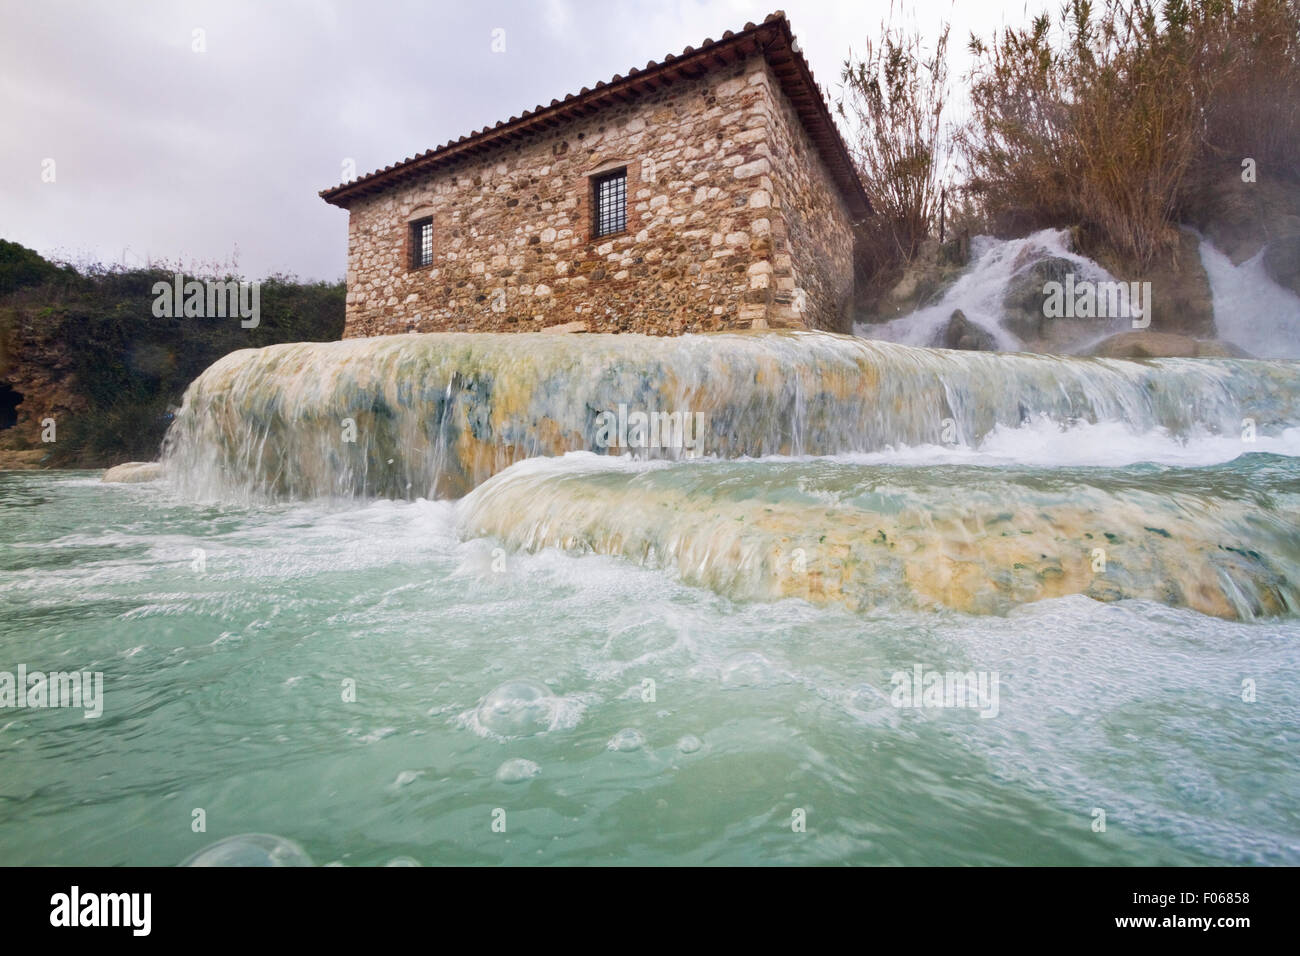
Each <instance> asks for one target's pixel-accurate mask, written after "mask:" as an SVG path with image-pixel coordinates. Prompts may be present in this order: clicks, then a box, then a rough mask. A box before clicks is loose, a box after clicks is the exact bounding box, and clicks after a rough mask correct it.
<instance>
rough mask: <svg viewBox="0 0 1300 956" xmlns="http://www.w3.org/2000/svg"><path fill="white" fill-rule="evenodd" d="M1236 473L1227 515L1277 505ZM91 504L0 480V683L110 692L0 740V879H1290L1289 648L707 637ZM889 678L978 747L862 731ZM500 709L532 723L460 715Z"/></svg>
mask: <svg viewBox="0 0 1300 956" xmlns="http://www.w3.org/2000/svg"><path fill="white" fill-rule="evenodd" d="M1259 457H1260V458H1262V459H1263V460H1262V462H1261V463H1260V464H1259V465H1258V466H1256V465H1249V464H1244V465H1242V466H1241V467H1243V468H1246V469H1247V474H1246V477H1245V478H1244V479H1243V478H1241V477H1240V476H1239V477H1236V478H1224V479H1223V481H1224V482H1225V484H1226V485H1231V486H1233V487H1235V486H1236V485H1234V482H1236V484H1242V483H1243V482H1244V483H1245V484H1247V485H1248V484H1249V483H1250V481H1249V478H1250V476H1249V468H1252V467H1260V468H1267V469H1269V472H1270V475H1271V476H1272V477H1271V478H1270V480H1271V481H1274V482H1276V481H1279V480H1282V479H1279V478H1278V475H1277V473H1278V470H1279V469H1281V470H1283V471H1288V470H1289V472H1288V473H1289V474H1290V478H1289V481H1290V482H1291V483H1292V484H1294V481H1295V479H1296V477H1297V473H1296V468H1295V466H1294V465H1292V464H1290V461H1289V460H1287V459H1279V458H1275V457H1273V456H1259ZM729 467H730V468H731V469H732V472H731V474H732V478H733V480H734V469H735V467H736V466H734V465H733V466H729ZM753 467H754V468H755V469H763V468H765V467H766V466H765V465H764V464H763V463H755V464H754V465H753ZM864 467H865V466H864ZM1103 471H1105V469H1103ZM1121 477H1122V476H1121ZM97 478H98V475H97V473H30V472H29V473H23V472H10V473H0V528H2V531H0V603H2V606H3V614H2V615H0V670H10V671H12V670H14V669H15V668H16V667H17V666H18V665H19V664H25V665H26V666H27V667H28V668H29V669H45V670H55V669H66V670H72V669H83V670H90V671H102V672H103V675H104V709H103V715H102V716H101V717H100V718H98V719H85V718H84V717H83V715H82V712H81V711H76V710H57V709H46V710H32V709H27V710H19V709H6V710H0V864H5V865H14V864H157V865H171V864H176V863H179V862H181V861H182V860H184V859H186V858H187V857H188V856H190V855H191V854H192V853H194V852H195V851H197V850H199V849H201V848H202V847H204V846H205V845H207V844H210V843H213V842H215V841H216V840H218V839H221V838H223V837H227V836H230V835H233V834H239V833H252V832H268V833H274V834H277V835H279V836H282V837H284V838H287V839H291V840H293V841H295V842H297V843H298V844H300V845H301V846H302V847H303V848H304V849H305V850H306V851H307V853H308V854H310V856H311V857H312V859H313V860H314V861H315V862H316V863H320V864H324V863H343V864H346V865H377V864H383V863H386V862H389V861H392V860H394V859H397V858H410V859H412V860H414V861H417V862H419V863H422V864H425V865H434V864H446V863H459V864H479V863H483V864H487V863H520V864H557V863H582V864H590V863H649V864H655V863H786V864H802V863H867V864H900V863H902V864H982V863H1027V864H1119V865H1123V864H1139V863H1140V864H1210V863H1281V864H1291V865H1295V864H1297V863H1300V765H1298V762H1297V760H1296V753H1297V744H1298V743H1300V703H1298V698H1297V696H1296V694H1295V692H1294V688H1295V687H1296V686H1297V685H1298V684H1300V654H1298V653H1297V651H1296V648H1297V638H1300V621H1297V620H1296V619H1295V618H1293V617H1282V618H1267V619H1261V620H1256V621H1226V620H1220V619H1218V618H1214V617H1209V616H1205V615H1202V614H1198V613H1196V612H1194V611H1191V610H1184V609H1177V608H1173V607H1169V606H1166V605H1165V604H1161V603H1156V602H1153V601H1146V600H1126V601H1120V602H1116V603H1100V602H1098V601H1093V600H1091V599H1089V598H1087V597H1083V596H1072V597H1065V598H1057V599H1050V600H1044V601H1039V602H1036V603H1031V604H1026V605H1022V606H1020V607H1017V608H1015V609H1013V610H1012V611H1010V612H1009V613H1008V614H1006V615H1005V616H999V615H983V616H980V615H967V614H962V613H958V612H956V611H951V610H944V609H937V610H936V609H927V610H909V609H905V608H885V607H882V608H880V609H877V610H875V611H867V612H862V613H859V612H853V611H851V610H848V609H844V608H840V607H836V606H833V605H832V606H817V605H814V604H811V603H807V602H804V601H802V600H796V599H786V600H777V601H738V600H733V599H731V598H729V597H727V596H726V595H725V594H722V593H718V592H717V591H715V590H709V589H706V588H703V587H692V586H687V585H685V584H683V583H681V582H680V579H679V578H678V577H677V576H676V575H673V574H671V573H669V572H667V571H663V570H655V569H653V568H648V567H642V566H639V565H637V564H636V563H633V562H631V561H628V560H626V559H624V558H620V557H614V556H603V555H595V554H586V555H575V554H567V553H563V552H559V551H556V550H542V551H539V552H538V553H536V554H525V553H516V552H513V551H507V550H505V549H501V550H495V549H496V548H497V547H498V544H497V542H496V541H495V540H493V539H470V540H462V537H461V535H460V533H459V525H458V520H457V507H458V506H457V505H456V504H455V503H454V502H448V501H435V502H430V501H424V500H417V501H413V502H391V501H370V502H364V501H361V502H357V501H353V502H348V503H337V504H331V503H328V502H310V503H285V504H276V505H252V506H241V507H234V506H229V505H206V504H195V503H192V502H189V501H186V500H183V499H181V498H179V497H178V496H177V495H176V494H174V493H173V491H172V490H171V488H170V487H169V485H168V484H167V483H166V482H156V483H150V484H146V485H103V484H100V483H99V482H98V480H97ZM905 480H906V476H905V475H904V474H902V472H900V481H905ZM1117 480H1119V479H1117ZM1147 480H1148V481H1150V482H1158V481H1159V477H1158V475H1157V476H1156V477H1148V479H1147ZM196 549H199V550H201V552H202V553H201V554H197V553H196ZM200 559H201V563H200ZM915 665H921V666H923V667H924V668H927V669H931V670H936V671H945V670H961V671H982V672H986V673H988V672H994V671H996V672H997V675H998V679H999V687H1000V696H999V701H998V712H997V716H996V717H994V718H984V717H981V716H980V712H979V711H978V710H976V709H960V708H943V709H908V708H899V707H895V706H892V704H891V699H890V696H891V675H893V674H894V673H895V672H898V671H911V669H912V668H913V667H914V666H915ZM1247 679H1249V680H1253V681H1255V683H1256V699H1255V700H1254V701H1253V702H1245V701H1243V700H1242V687H1243V681H1244V680H1247ZM345 681H352V682H355V685H354V686H355V701H354V702H345V700H344V699H343V697H344V689H345V683H344V682H345ZM520 681H532V682H536V683H537V684H540V685H543V686H544V688H546V689H548V690H546V691H545V693H547V694H549V695H552V696H544V697H542V698H541V699H540V700H534V701H532V702H531V703H529V702H527V701H525V700H523V699H522V697H521V693H522V691H523V690H525V689H526V687H527V686H535V685H524V686H520V685H518V684H516V685H515V688H514V692H513V697H514V709H513V710H511V709H510V708H509V706H507V707H505V708H502V709H499V710H495V711H493V710H492V709H491V708H490V707H480V704H482V703H483V702H484V700H485V698H488V697H489V695H490V694H491V693H492V692H493V690H494V689H495V688H498V687H500V686H501V685H503V684H509V683H511V682H520ZM647 681H653V685H649V684H647V683H646V682H647ZM651 687H652V689H653V694H650V693H649V690H650V689H651ZM651 696H652V697H653V699H647V698H648V697H651ZM506 697H507V701H506V703H507V705H509V704H510V702H511V701H510V698H511V695H510V694H507V695H506ZM511 761H515V763H511ZM518 761H529V762H531V764H533V765H535V767H532V766H529V765H528V764H521V763H519V762H518ZM530 774H531V776H530ZM512 778H513V779H515V781H516V782H509V781H510V780H511V779H512ZM196 809H202V810H203V811H204V814H205V815H206V832H204V833H195V832H193V830H192V821H193V819H194V811H195V810H196ZM1098 809H1100V810H1104V812H1105V823H1106V828H1105V831H1104V832H1097V831H1096V830H1095V829H1094V826H1095V822H1094V821H1095V820H1096V819H1097V815H1096V812H1095V811H1096V810H1098ZM497 811H503V814H502V813H499V812H497ZM800 811H802V816H803V819H804V820H805V821H806V827H805V829H804V830H803V832H797V831H796V829H795V828H794V827H793V826H792V822H793V821H796V820H797V819H798V818H799V816H800V814H799V812H800ZM503 818H504V826H505V832H497V830H494V827H493V824H494V821H496V822H497V823H498V829H499V827H500V821H501V820H502V819H503Z"/></svg>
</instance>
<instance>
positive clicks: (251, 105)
mask: <svg viewBox="0 0 1300 956" xmlns="http://www.w3.org/2000/svg"><path fill="white" fill-rule="evenodd" d="M779 2H780V0H766V2H748V0H601V2H596V0H474V2H465V0H460V2H454V3H451V2H441V0H425V2H414V0H406V2H401V0H264V2H254V0H217V2H190V0H157V2H148V0H97V2H95V0H82V2H65V0H0V238H5V239H10V240H13V241H15V242H20V243H22V244H23V245H25V246H29V247H32V248H35V249H36V250H38V251H39V252H41V253H42V254H44V255H47V256H51V257H56V258H62V259H67V260H70V261H73V262H78V263H84V262H87V261H100V262H104V263H106V264H109V263H119V262H125V263H127V264H143V263H144V262H146V261H148V260H152V261H155V262H157V261H159V260H162V261H166V262H168V263H177V262H179V263H180V264H182V265H183V266H185V265H194V264H196V263H219V264H225V263H230V262H231V261H232V260H234V259H235V257H236V253H237V266H238V269H237V271H238V272H240V273H242V274H243V275H245V276H246V277H249V278H261V277H263V276H265V275H268V274H270V273H273V272H287V273H292V274H296V275H298V276H300V277H302V278H308V279H317V278H321V279H337V278H341V277H342V275H343V271H344V268H345V260H346V248H347V213H346V212H344V211H343V210H340V209H336V208H334V207H333V206H329V205H326V204H325V202H324V201H323V200H321V199H320V198H319V197H318V196H317V195H316V194H317V191H318V190H320V189H323V188H326V187H328V186H333V185H335V184H337V183H338V182H340V181H341V180H342V179H343V170H344V162H345V161H346V160H347V159H352V160H353V161H355V164H356V170H357V172H358V173H366V172H369V171H371V170H373V169H376V168H378V167H381V166H386V165H388V164H390V163H392V162H395V161H397V160H400V159H403V158H404V157H407V156H411V155H414V154H415V153H417V152H423V151H424V150H425V149H428V148H430V147H433V146H436V145H439V144H441V143H445V142H447V140H449V139H454V138H457V137H459V136H461V135H464V134H466V133H468V132H470V131H472V130H475V129H478V128H480V127H483V126H486V125H492V124H494V123H495V122H496V121H497V120H501V119H508V118H509V117H510V116H512V115H518V114H519V113H520V112H522V111H523V110H525V109H531V108H532V107H534V106H536V105H537V104H539V103H549V102H550V101H551V100H552V99H553V98H560V99H562V98H563V97H564V95H565V94H566V93H576V92H577V91H578V90H579V89H581V88H582V87H583V86H592V85H594V84H595V83H596V81H598V80H608V79H609V78H610V77H611V76H613V75H614V74H615V73H626V72H627V70H628V68H629V67H632V66H637V67H643V66H645V63H646V61H647V60H652V59H653V60H662V59H663V56H664V54H666V53H669V52H672V53H680V52H681V50H682V49H683V48H684V47H686V46H688V45H698V44H699V43H700V41H701V40H703V39H704V38H705V37H711V38H713V39H717V38H718V37H719V36H720V35H721V34H722V32H723V31H725V30H728V29H731V30H738V29H740V28H741V27H742V26H744V24H745V22H746V21H749V20H752V21H754V22H759V21H761V20H762V19H763V17H764V16H766V15H767V14H768V13H771V12H772V10H773V9H775V8H776V7H777V6H778V4H779ZM1046 5H1047V6H1050V7H1051V8H1052V9H1055V5H1054V4H1050V3H1048V4H1046ZM783 6H784V9H785V11H786V14H787V16H788V17H789V19H790V22H791V24H792V25H793V27H794V30H795V33H796V35H797V36H798V38H799V42H800V45H801V47H802V48H803V50H804V53H805V55H806V56H807V57H808V60H809V62H810V64H811V65H812V68H813V72H814V73H815V74H816V76H817V79H818V81H819V82H820V83H822V84H823V85H824V86H830V87H832V88H834V87H835V86H837V85H838V79H839V76H838V74H839V67H840V63H841V61H842V60H843V59H844V57H845V56H846V55H847V54H848V52H849V49H850V46H853V47H855V48H856V47H861V46H862V45H863V43H864V40H865V39H866V38H867V37H868V36H869V35H873V34H874V33H875V32H876V30H877V28H878V26H879V24H880V21H881V19H882V17H883V16H884V15H885V14H886V13H887V12H888V9H889V3H888V0H784V4H783ZM1025 6H1026V4H1025V0H961V2H960V3H957V4H956V5H955V6H954V5H953V4H952V2H951V0H917V2H914V3H908V4H905V5H904V7H903V9H904V18H905V19H907V20H910V21H912V22H913V23H914V24H915V26H917V27H919V28H921V29H922V30H923V31H924V32H926V33H927V34H930V35H933V33H934V31H935V28H936V27H937V25H938V24H939V22H940V19H941V18H942V16H943V15H945V14H948V13H950V14H951V16H952V18H953V20H954V28H953V41H952V46H953V47H954V51H955V52H956V53H957V54H958V55H959V59H960V60H961V63H964V57H963V56H961V54H962V52H963V49H964V46H965V38H966V36H967V35H968V34H969V32H970V31H971V30H972V29H974V30H977V31H979V32H980V33H981V34H987V33H988V32H989V31H990V30H992V29H993V28H994V27H996V26H997V25H999V24H1000V23H1001V22H1002V20H1003V16H1004V14H1003V12H1002V11H1003V10H1004V9H1005V10H1007V11H1008V15H1009V17H1010V18H1011V20H1012V22H1015V23H1020V22H1022V16H1023V14H1022V11H1023V10H1024V8H1025ZM1041 6H1042V4H1040V3H1038V2H1034V0H1030V3H1029V7H1030V9H1032V10H1037V9H1040V7H1041ZM497 29H501V30H504V31H505V32H504V41H505V52H503V53H494V52H493V51H492V42H493V31H494V30H497ZM195 31H202V33H201V34H196V33H195ZM198 46H202V47H203V48H204V49H203V51H202V52H198V51H197V50H196V47H198ZM961 63H959V64H957V66H960V65H961ZM51 161H52V163H51ZM50 179H52V180H53V181H47V180H50Z"/></svg>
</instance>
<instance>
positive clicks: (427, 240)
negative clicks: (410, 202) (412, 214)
mask: <svg viewBox="0 0 1300 956" xmlns="http://www.w3.org/2000/svg"><path fill="white" fill-rule="evenodd" d="M431 265H433V220H432V219H417V220H416V221H415V222H413V223H411V268H412V269H423V268H424V267H425V266H431Z"/></svg>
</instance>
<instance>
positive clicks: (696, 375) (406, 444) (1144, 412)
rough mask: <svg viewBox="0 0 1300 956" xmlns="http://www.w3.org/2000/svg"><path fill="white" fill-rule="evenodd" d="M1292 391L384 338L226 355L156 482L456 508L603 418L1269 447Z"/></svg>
mask: <svg viewBox="0 0 1300 956" xmlns="http://www.w3.org/2000/svg"><path fill="white" fill-rule="evenodd" d="M1298 386H1300V372H1298V371H1297V369H1296V367H1295V366H1292V365H1290V364H1287V363H1265V362H1251V361H1232V360H1223V361H1215V362H1207V361H1203V360H1190V359H1163V360H1156V361H1148V362H1132V361H1120V360H1110V359H1066V358H1060V357H1056V356H1045V355H996V354H988V353H969V352H951V351H943V350H931V349H913V348H907V347H903V346H898V345H892V344H888V343H880V342H867V341H863V340H860V339H854V338H851V337H844V336H834V335H827V334H822V333H799V332H794V333H727V334H714V335H694V336H684V337H681V338H672V339H668V338H653V337H647V336H638V335H591V336H582V337H580V338H571V337H561V336H547V335H537V334H534V335H473V334H464V335H401V336H385V337H381V338H375V339H351V340H347V341H343V342H331V343H302V344H295V345H277V346H271V347H269V348H265V349H261V350H258V351H242V352H234V353H232V354H230V355H228V356H226V357H225V358H223V359H221V360H220V361H219V362H217V363H216V364H214V365H213V366H212V367H211V368H209V369H208V370H207V371H205V372H204V373H203V374H202V375H201V376H200V377H199V378H198V379H197V380H196V381H195V382H194V384H193V385H191V386H190V388H189V390H188V391H187V393H186V395H185V401H184V405H183V407H182V408H181V410H180V412H179V413H178V414H177V417H176V421H175V423H174V425H173V427H172V430H171V433H170V434H169V437H168V441H167V448H166V452H165V465H166V469H167V472H168V474H169V475H170V477H171V479H172V480H173V481H174V482H176V483H177V484H178V485H179V486H180V488H181V489H182V490H183V491H184V492H186V493H187V494H190V495H194V496H200V497H202V496H208V497H213V498H218V499H223V498H224V499H229V498H238V499H249V498H253V497H259V496H262V497H284V498H312V497H318V496H331V495H336V496H378V497H388V498H408V499H410V498H418V497H429V498H432V497H458V496H460V495H463V494H465V493H467V492H468V491H470V490H471V489H472V488H473V487H474V486H475V485H477V484H479V483H480V482H482V481H484V480H486V479H487V478H489V477H491V476H492V475H493V474H495V473H497V472H498V471H500V470H502V469H504V468H506V467H508V466H509V465H511V464H513V463H514V462H516V461H520V460H522V459H525V458H531V457H535V456H539V455H551V456H554V455H560V454H563V453H565V452H568V451H583V450H605V449H604V446H603V445H602V441H601V434H600V431H601V424H602V418H601V416H602V415H613V416H617V415H619V414H620V412H619V410H620V408H622V409H624V410H625V411H626V414H628V415H630V414H631V413H633V412H636V411H640V412H642V413H644V414H647V415H648V414H651V413H668V414H674V413H681V414H683V415H694V414H697V413H698V414H700V415H702V416H703V418H702V422H703V429H704V431H703V436H702V438H701V440H700V442H699V447H698V452H699V453H700V454H702V455H705V456H710V457H716V458H737V457H741V456H746V457H754V458H757V457H762V456H765V455H832V454H841V453H847V452H870V451H878V450H881V449H885V448H890V447H898V446H911V445H920V444H940V443H945V442H946V443H949V444H978V443H979V442H980V441H981V440H983V438H984V437H985V436H986V435H987V434H988V433H989V432H991V431H992V430H993V429H994V428H996V427H998V426H1016V425H1020V424H1021V423H1024V422H1026V421H1031V420H1034V419H1036V418H1039V417H1041V416H1046V417H1048V418H1050V419H1052V420H1054V421H1057V422H1060V423H1069V422H1076V421H1082V422H1090V423H1091V422H1121V423H1124V424H1125V425H1127V426H1128V427H1130V428H1131V429H1133V430H1135V431H1137V432H1140V433H1143V432H1150V431H1155V430H1164V431H1166V432H1169V433H1171V434H1174V435H1178V436H1184V437H1192V436H1196V435H1215V434H1230V435H1237V434H1239V433H1240V432H1241V430H1242V426H1243V421H1244V420H1247V419H1249V420H1250V422H1251V423H1252V427H1253V428H1254V430H1255V431H1256V433H1258V434H1262V435H1269V434H1274V433H1277V432H1279V431H1280V430H1282V429H1284V428H1286V427H1289V426H1291V425H1293V424H1295V423H1297V422H1300V387H1298ZM612 437H614V436H606V440H608V439H609V438H612ZM629 443H630V442H629ZM608 450H610V451H612V452H615V453H618V452H619V451H621V450H625V449H620V448H619V447H617V443H616V444H615V446H614V447H610V448H608ZM645 451H646V453H647V454H648V455H649V456H651V457H677V456H678V455H679V452H678V450H676V449H674V448H673V447H666V448H653V447H651V448H646V449H645Z"/></svg>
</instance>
